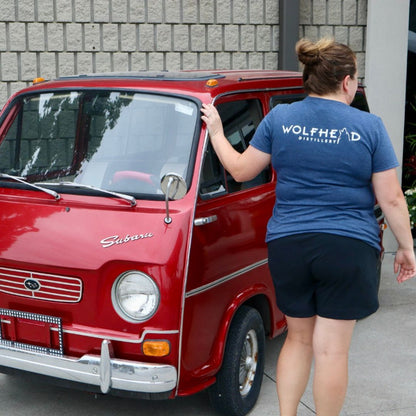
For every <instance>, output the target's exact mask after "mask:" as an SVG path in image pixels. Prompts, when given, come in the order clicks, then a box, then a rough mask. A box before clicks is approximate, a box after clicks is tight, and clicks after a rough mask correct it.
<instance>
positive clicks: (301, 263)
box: [268, 233, 380, 320]
mask: <svg viewBox="0 0 416 416" xmlns="http://www.w3.org/2000/svg"><path fill="white" fill-rule="evenodd" d="M268 249H269V268H270V272H271V275H272V278H273V283H274V286H275V290H276V299H277V306H278V307H279V309H280V310H281V311H282V312H283V313H284V314H285V315H287V316H290V317H296V318H306V317H311V316H315V315H319V316H322V317H324V318H332V319H345V320H351V319H362V318H365V317H366V316H368V315H371V314H372V313H374V312H375V311H376V310H377V309H378V306H379V303H378V288H379V278H380V277H379V276H380V275H379V267H380V253H379V251H378V250H377V249H375V248H374V247H372V246H370V245H369V244H367V243H365V242H363V241H361V240H357V239H354V238H349V237H342V236H338V235H333V234H325V233H307V234H296V235H292V236H289V237H283V238H279V239H276V240H272V241H270V242H269V243H268Z"/></svg>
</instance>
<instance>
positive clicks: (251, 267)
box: [185, 259, 268, 298]
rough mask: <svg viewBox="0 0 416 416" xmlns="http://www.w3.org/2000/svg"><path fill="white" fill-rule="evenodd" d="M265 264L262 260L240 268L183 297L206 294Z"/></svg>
mask: <svg viewBox="0 0 416 416" xmlns="http://www.w3.org/2000/svg"><path fill="white" fill-rule="evenodd" d="M267 263H268V260H267V259H264V260H260V261H258V262H257V263H253V264H250V265H249V266H247V267H244V268H242V269H240V270H237V271H235V272H234V273H231V274H229V275H227V276H224V277H221V278H220V279H218V280H215V281H213V282H211V283H207V284H206V285H203V286H200V287H197V288H196V289H192V290H190V291H189V292H187V293H186V294H185V297H186V298H190V297H191V296H195V295H199V294H200V293H202V292H206V291H207V290H210V289H212V288H214V287H216V286H219V285H221V284H223V283H225V282H228V281H229V280H232V279H235V278H236V277H238V276H241V275H242V274H245V273H248V272H250V271H251V270H254V269H256V268H258V267H261V266H264V265H265V264H267Z"/></svg>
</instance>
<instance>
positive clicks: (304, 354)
mask: <svg viewBox="0 0 416 416" xmlns="http://www.w3.org/2000/svg"><path fill="white" fill-rule="evenodd" d="M315 320H316V318H315V317H312V318H291V317H286V321H287V328H288V332H287V336H286V340H285V343H284V345H283V348H282V350H281V352H280V355H279V360H278V363H277V371H276V372H277V382H276V387H277V395H278V397H279V407H280V416H296V414H297V408H298V405H299V402H300V399H301V398H302V395H303V393H304V391H305V389H306V385H307V384H308V380H309V374H310V370H311V364H312V358H313V350H312V341H313V334H314V327H315Z"/></svg>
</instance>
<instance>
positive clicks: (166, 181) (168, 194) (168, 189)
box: [160, 173, 188, 224]
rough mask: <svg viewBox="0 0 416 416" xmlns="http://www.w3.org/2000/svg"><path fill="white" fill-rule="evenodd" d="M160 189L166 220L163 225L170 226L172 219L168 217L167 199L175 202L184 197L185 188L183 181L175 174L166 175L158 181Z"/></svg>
mask: <svg viewBox="0 0 416 416" xmlns="http://www.w3.org/2000/svg"><path fill="white" fill-rule="evenodd" d="M160 187H161V189H162V192H163V193H164V194H165V202H166V218H165V223H166V224H170V223H171V222H172V218H171V217H170V215H169V199H173V200H177V199H181V198H183V197H184V196H185V195H186V192H187V190H188V189H187V187H186V182H185V180H184V179H183V178H182V177H181V176H180V175H178V174H177V173H167V174H166V175H164V176H163V178H162V179H161V180H160Z"/></svg>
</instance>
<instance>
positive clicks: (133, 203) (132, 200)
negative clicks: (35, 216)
mask: <svg viewBox="0 0 416 416" xmlns="http://www.w3.org/2000/svg"><path fill="white" fill-rule="evenodd" d="M43 185H48V186H52V185H54V186H66V187H68V188H80V189H89V190H91V191H95V192H101V193H103V194H108V195H112V196H115V197H117V198H120V199H123V200H124V201H128V202H129V203H130V205H131V206H132V207H135V206H136V198H135V197H134V196H131V195H126V194H121V193H119V192H113V191H108V190H107V189H102V188H97V187H95V186H92V185H85V184H83V183H76V182H56V183H44V184H43Z"/></svg>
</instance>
